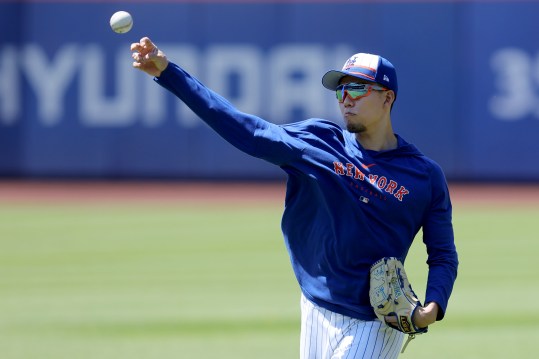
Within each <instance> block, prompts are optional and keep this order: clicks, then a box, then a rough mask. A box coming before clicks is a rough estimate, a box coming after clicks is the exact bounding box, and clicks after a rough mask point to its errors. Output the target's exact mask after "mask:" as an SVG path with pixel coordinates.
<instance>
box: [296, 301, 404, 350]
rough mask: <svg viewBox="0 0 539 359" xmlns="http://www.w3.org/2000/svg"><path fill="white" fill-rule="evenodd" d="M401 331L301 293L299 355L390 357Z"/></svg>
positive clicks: (401, 335) (400, 343) (401, 337)
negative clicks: (325, 305) (339, 311)
mask: <svg viewBox="0 0 539 359" xmlns="http://www.w3.org/2000/svg"><path fill="white" fill-rule="evenodd" d="M403 338H404V334H402V333H401V332H399V331H396V330H394V329H391V328H389V327H387V326H385V325H382V323H381V322H380V321H378V320H376V321H363V320H359V319H355V318H351V317H347V316H344V315H341V314H337V313H334V312H331V311H329V310H327V309H324V308H321V307H319V306H317V305H315V304H313V303H312V302H310V301H309V300H307V298H305V296H303V295H302V296H301V341H300V358H301V359H359V358H364V359H368V358H381V359H394V358H397V357H398V356H399V352H400V349H401V346H402V341H403Z"/></svg>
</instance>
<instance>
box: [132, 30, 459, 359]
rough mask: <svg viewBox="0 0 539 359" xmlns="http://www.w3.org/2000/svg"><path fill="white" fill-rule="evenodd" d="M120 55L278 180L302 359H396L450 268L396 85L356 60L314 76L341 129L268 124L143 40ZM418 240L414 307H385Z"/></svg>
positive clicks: (446, 237)
mask: <svg viewBox="0 0 539 359" xmlns="http://www.w3.org/2000/svg"><path fill="white" fill-rule="evenodd" d="M131 51H132V56H133V59H134V63H133V66H134V67H135V68H137V69H140V70H142V71H144V72H146V73H148V74H149V75H151V76H154V80H155V81H156V82H157V83H158V84H159V85H161V86H163V87H164V88H165V89H167V90H169V91H170V92H172V93H173V94H174V95H176V96H177V97H178V98H179V99H180V100H182V101H183V102H184V103H185V104H187V105H188V106H189V107H190V108H191V109H192V110H193V111H194V112H195V113H196V114H197V115H198V116H199V117H200V118H201V119H202V120H203V121H205V122H206V123H207V124H208V125H209V126H210V127H211V128H212V129H213V130H215V131H216V132H217V133H218V134H219V135H221V136H222V137H223V138H224V139H225V140H227V141H228V142H229V143H231V144H232V145H233V146H235V147H237V148H238V149H239V150H241V151H243V152H245V153H247V154H249V155H252V156H255V157H258V158H261V159H264V160H266V161H269V162H270V163H273V164H275V165H277V166H279V167H280V168H281V169H282V170H283V171H285V172H286V174H287V175H288V181H287V189H286V200H285V210H284V213H283V218H282V224H281V225H282V231H283V235H284V240H285V243H286V247H287V250H288V252H289V255H290V261H291V264H292V267H293V270H294V273H295V275H296V278H297V280H298V283H299V286H300V288H301V292H302V297H301V321H302V323H301V342H300V357H301V358H302V359H307V358H309V359H313V358H320V359H321V358H328V359H329V358H350V359H351V358H396V357H398V355H399V352H400V349H401V346H402V342H403V338H404V333H408V334H411V333H421V332H425V331H426V328H427V327H428V326H429V325H431V324H433V323H434V322H435V321H437V320H441V319H442V318H443V317H444V315H445V312H446V308H447V304H448V301H449V296H450V295H451V292H452V289H453V284H454V281H455V279H456V276H457V267H458V257H457V252H456V249H455V244H454V237H453V227H452V221H451V201H450V197H449V192H448V188H447V184H446V180H445V177H444V174H443V172H442V170H441V168H440V167H439V166H438V165H437V164H436V163H435V162H434V161H432V160H431V159H429V158H427V157H426V156H425V155H423V154H422V153H421V152H420V151H419V150H418V149H417V148H416V147H415V146H413V145H412V144H410V143H408V142H406V141H405V140H404V139H403V138H401V137H400V136H398V135H397V134H395V133H394V132H393V129H392V123H391V116H390V114H391V109H392V106H393V105H394V103H395V100H396V98H397V92H398V86H397V76H396V71H395V68H394V67H393V65H392V64H391V63H390V62H389V61H387V60H386V59H384V58H383V57H380V56H378V55H372V54H365V53H359V54H355V55H353V56H352V57H350V58H349V59H348V61H347V62H346V63H345V65H344V67H343V68H342V70H332V71H328V72H327V73H326V74H325V75H324V76H323V78H322V84H323V86H324V87H326V88H327V89H329V90H331V91H334V92H335V94H336V98H337V101H338V103H339V107H340V110H341V113H342V116H343V119H344V123H345V125H346V129H342V128H341V127H340V126H338V125H336V124H335V123H333V122H330V121H326V120H322V119H316V118H313V119H308V120H304V121H300V122H296V123H291V124H286V125H276V124H273V123H270V122H268V121H265V120H263V119H261V118H259V117H257V116H255V115H250V114H246V113H243V112H240V111H239V110H237V109H236V108H235V107H234V106H232V104H230V102H228V101H227V100H226V99H224V98H223V97H221V96H219V95H218V94H216V93H215V92H213V91H212V90H210V89H208V88H207V87H205V86H204V85H203V84H202V83H201V82H199V81H198V80H197V79H196V78H194V77H192V76H191V75H189V74H188V73H187V72H186V71H184V70H183V69H182V68H181V67H179V66H178V65H176V64H174V63H172V62H169V60H168V59H167V57H166V56H165V54H164V53H163V52H162V51H160V50H159V49H158V48H157V47H156V46H155V45H154V44H153V43H152V41H151V40H150V39H149V38H147V37H145V38H142V39H141V40H140V42H138V43H134V44H132V45H131ZM420 229H422V232H423V242H424V243H425V245H426V247H427V253H428V259H427V263H428V266H429V274H428V282H427V290H426V298H425V305H424V306H421V305H420V304H419V302H418V301H415V300H408V301H407V303H408V304H409V303H411V307H408V308H406V309H402V308H398V307H392V306H394V304H393V303H394V302H397V300H396V298H409V297H410V296H411V295H409V296H408V297H406V296H404V297H403V296H401V294H402V292H403V291H404V292H407V291H408V289H411V287H410V286H409V285H407V284H406V283H407V280H406V276H405V274H404V269H403V268H402V267H399V265H400V264H402V262H404V260H405V258H406V255H407V253H408V250H409V248H410V246H411V244H412V241H413V239H414V237H415V236H416V234H417V233H418V232H419V230H420ZM388 257H391V259H390V260H389V259H387V258H388ZM383 258H386V259H383ZM375 263H376V265H375V266H373V265H374V264H375ZM374 267H375V269H374V271H375V272H376V273H375V276H373V274H372V273H371V268H374ZM390 272H391V273H393V274H394V278H395V279H394V280H393V279H387V278H389V277H387V274H388V273H390ZM371 277H372V278H375V284H374V285H373V284H372V282H371ZM388 283H389V284H388ZM395 283H396V284H395ZM399 283H400V284H399ZM403 283H404V284H403ZM393 284H395V285H393ZM408 287H410V288H408ZM370 292H372V293H370ZM380 303H382V304H380ZM382 307H384V308H382ZM382 310H384V311H382ZM380 313H382V314H380ZM403 313H404V314H403Z"/></svg>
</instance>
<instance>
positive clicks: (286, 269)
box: [0, 0, 539, 359]
mask: <svg viewBox="0 0 539 359" xmlns="http://www.w3.org/2000/svg"><path fill="white" fill-rule="evenodd" d="M118 10H125V11H129V12H130V13H131V14H132V15H133V18H134V27H133V29H132V30H131V31H130V32H129V33H127V34H122V35H120V34H116V33H114V32H113V31H112V30H111V29H110V27H109V19H110V17H111V15H112V14H113V13H114V12H116V11H118ZM538 13H539V0H506V1H503V0H453V1H451V0H430V1H429V0H416V1H412V0H410V1H405V0H379V1H375V0H356V1H353V0H326V1H324V0H289V1H286V0H274V1H270V0H228V1H227V0H191V1H188V0H185V1H183V0H159V1H150V0H146V1H144V0H136V1H124V2H122V1H115V0H109V1H105V0H87V1H79V0H71V1H68V0H50V1H43V0H27V1H22V0H21V1H15V0H0V358H2V359H4V358H6V359H34V358H35V359H43V358H45V359H48V358H51V359H73V358H77V359H94V358H99V359H107V358H111V359H112V358H114V359H117V358H152V359H153V358H221V359H225V358H253V357H254V358H258V359H264V358H268V359H269V358H297V357H298V354H299V288H298V285H297V283H296V281H295V278H294V276H293V274H292V270H291V268H290V265H289V263H288V262H289V258H288V256H287V252H286V249H285V246H284V243H283V242H282V235H281V233H280V228H279V225H280V223H279V221H280V217H281V214H282V210H283V202H284V181H283V180H284V179H285V178H284V174H283V172H282V171H281V170H280V169H279V168H277V167H274V166H272V165H269V164H267V163H265V162H263V161H261V160H258V159H255V158H251V157H249V156H247V155H245V154H243V153H241V152H240V151H238V150H237V149H235V148H233V147H232V146H231V145H229V144H228V143H226V142H225V141H224V140H223V139H221V138H220V137H219V136H218V135H216V134H214V133H213V132H212V131H211V130H210V129H209V128H208V126H206V125H205V124H204V123H203V122H202V121H201V120H200V119H198V118H197V117H196V116H195V115H194V114H193V113H192V112H191V111H190V110H189V109H188V108H186V107H185V106H184V105H183V104H182V103H181V102H180V101H179V100H178V99H176V98H174V97H173V96H172V95H170V94H169V93H168V92H166V91H165V90H164V89H163V88H161V87H159V86H158V85H156V84H155V83H153V81H152V79H151V78H150V77H149V76H147V75H146V74H144V73H142V72H140V71H137V70H135V69H133V68H132V65H131V63H132V60H131V52H130V50H129V47H130V44H131V43H132V42H136V41H138V40H139V39H140V38H141V37H143V36H149V37H150V38H151V39H152V40H153V41H154V42H155V43H156V44H157V45H158V46H159V47H160V48H162V49H163V50H164V51H165V52H166V53H167V55H168V57H169V59H170V60H172V61H174V62H176V63H177V64H179V65H180V66H182V67H184V68H185V69H186V70H187V71H189V72H190V73H192V74H193V75H194V76H196V77H197V78H199V79H200V80H201V81H202V82H203V83H205V84H206V85H207V86H209V87H210V88H212V89H213V90H215V91H217V92H218V93H220V94H221V95H223V96H225V97H226V98H227V99H229V100H230V101H231V102H232V103H233V104H234V105H236V106H237V107H238V108H239V109H240V110H242V111H245V112H249V113H252V114H256V115H258V116H260V117H262V118H265V119H266V120H268V121H271V122H273V123H277V124H284V123H289V122H294V121H300V120H304V119H307V118H309V117H319V118H324V119H328V120H331V121H334V122H336V123H340V121H341V119H340V115H339V111H338V107H337V103H336V100H335V97H334V96H335V95H334V93H332V92H330V91H327V90H326V89H324V88H323V87H322V85H321V78H322V75H323V74H324V73H325V72H326V71H327V70H329V69H340V68H341V67H342V65H343V63H344V62H345V61H346V59H347V58H348V57H349V56H351V55H352V54H354V53H357V52H371V53H376V54H380V55H382V56H384V57H386V58H388V59H389V60H390V61H391V62H392V63H393V64H394V65H395V67H396V69H397V74H398V78H399V94H398V99H397V102H396V104H395V107H394V110H393V114H392V118H393V122H394V128H395V130H396V132H397V133H399V134H400V135H401V136H402V137H404V138H405V139H406V140H408V141H409V142H412V143H414V144H416V145H417V146H418V147H419V148H420V149H421V150H422V151H423V152H424V153H425V154H426V155H428V156H429V157H431V158H432V159H434V160H435V161H436V162H438V163H439V164H440V165H441V167H442V168H443V170H444V171H445V174H446V176H447V178H448V180H449V185H450V190H451V194H452V200H453V208H454V212H453V213H454V227H455V234H456V236H455V238H456V244H457V249H458V252H459V259H460V267H459V275H458V279H457V282H456V284H455V288H454V291H453V295H452V297H451V300H450V303H449V307H448V312H447V315H446V317H445V319H444V321H443V322H442V323H439V324H436V325H435V326H432V328H431V329H430V330H429V333H428V334H427V335H424V336H421V337H419V338H418V339H416V340H414V341H413V342H412V343H411V344H410V345H409V346H408V348H407V349H406V353H405V354H404V355H403V357H404V358H406V357H407V356H408V357H413V358H416V359H421V358H425V359H427V358H428V359H430V358H432V357H433V355H434V356H435V357H436V358H456V357H457V358H489V359H493V358H500V359H501V358H534V357H536V355H535V352H536V349H535V347H534V343H535V341H536V339H537V338H539V311H538V310H537V309H534V308H533V305H532V306H531V307H530V306H529V305H527V303H528V301H529V298H536V297H537V296H539V266H537V264H536V262H537V257H538V255H539V241H538V239H539V238H538V237H539V236H538V235H537V219H538V218H539V141H538V134H539V51H538V45H537V35H538V34H539V22H538V21H537V14H538ZM418 237H421V233H419V234H418ZM426 257H427V254H426V253H425V246H424V245H423V243H422V241H421V238H417V239H416V240H415V241H414V244H413V246H412V248H411V250H410V253H409V255H408V258H407V262H406V265H407V271H408V272H409V273H408V274H409V277H410V278H411V281H412V282H413V283H414V289H415V291H416V292H417V293H418V294H420V296H423V295H424V293H425V286H426V280H427V269H428V268H427V266H426V263H425V261H426Z"/></svg>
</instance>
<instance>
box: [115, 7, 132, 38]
mask: <svg viewBox="0 0 539 359" xmlns="http://www.w3.org/2000/svg"><path fill="white" fill-rule="evenodd" d="M110 27H111V28H112V30H114V32H117V33H118V34H123V33H126V32H128V31H129V30H131V28H132V27H133V17H132V16H131V14H130V13H128V12H127V11H117V12H115V13H114V14H113V15H112V16H111V18H110Z"/></svg>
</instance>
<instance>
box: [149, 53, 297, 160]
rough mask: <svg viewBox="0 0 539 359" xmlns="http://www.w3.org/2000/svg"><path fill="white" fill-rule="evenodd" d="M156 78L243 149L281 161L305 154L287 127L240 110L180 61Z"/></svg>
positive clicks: (254, 154) (258, 155)
mask: <svg viewBox="0 0 539 359" xmlns="http://www.w3.org/2000/svg"><path fill="white" fill-rule="evenodd" d="M154 81H155V82H157V83H158V84H159V85H161V86H162V87H164V88H165V89H167V90H169V91H170V92H172V93H173V94H174V95H176V96H177V97H178V98H179V99H180V100H182V101H183V102H184V103H185V104H186V105H187V106H188V107H189V108H190V109H191V110H192V111H193V112H194V113H195V114H197V116H199V117H200V118H201V119H202V120H203V121H204V122H205V123H206V124H208V125H209V126H210V127H211V128H212V129H213V130H215V132H217V133H218V134H219V135H220V136H221V137H223V138H224V139H225V140H226V141H228V142H229V143H230V144H232V145H233V146H234V147H236V148H238V149H239V150H240V151H243V152H245V153H247V154H249V155H251V156H254V157H258V158H263V159H266V160H268V161H270V162H272V163H274V164H277V165H282V164H284V163H287V162H289V161H290V160H291V159H292V158H295V157H296V156H300V155H301V149H302V148H303V145H302V144H301V143H300V142H299V141H297V140H296V139H295V138H294V137H292V136H290V133H289V132H288V131H286V129H285V128H283V127H282V126H278V125H276V124H273V123H270V122H268V121H265V120H263V119H261V118H259V117H257V116H254V115H250V114H247V113H244V112H241V111H239V110H238V109H236V108H235V107H234V106H233V105H232V104H231V103H230V102H229V101H227V100H226V99H225V98H223V97H222V96H220V95H218V94H217V93H215V92H214V91H212V90H210V89H209V88H207V87H206V86H204V85H203V84H202V83H201V82H200V81H198V80H197V79H196V78H194V77H192V76H191V75H190V74H188V73H187V72H186V71H184V70H183V69H182V68H180V67H179V66H177V65H176V64H174V63H172V62H171V63H169V65H168V67H167V68H166V69H165V70H164V71H163V72H162V73H161V75H160V76H159V77H156V78H154Z"/></svg>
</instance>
